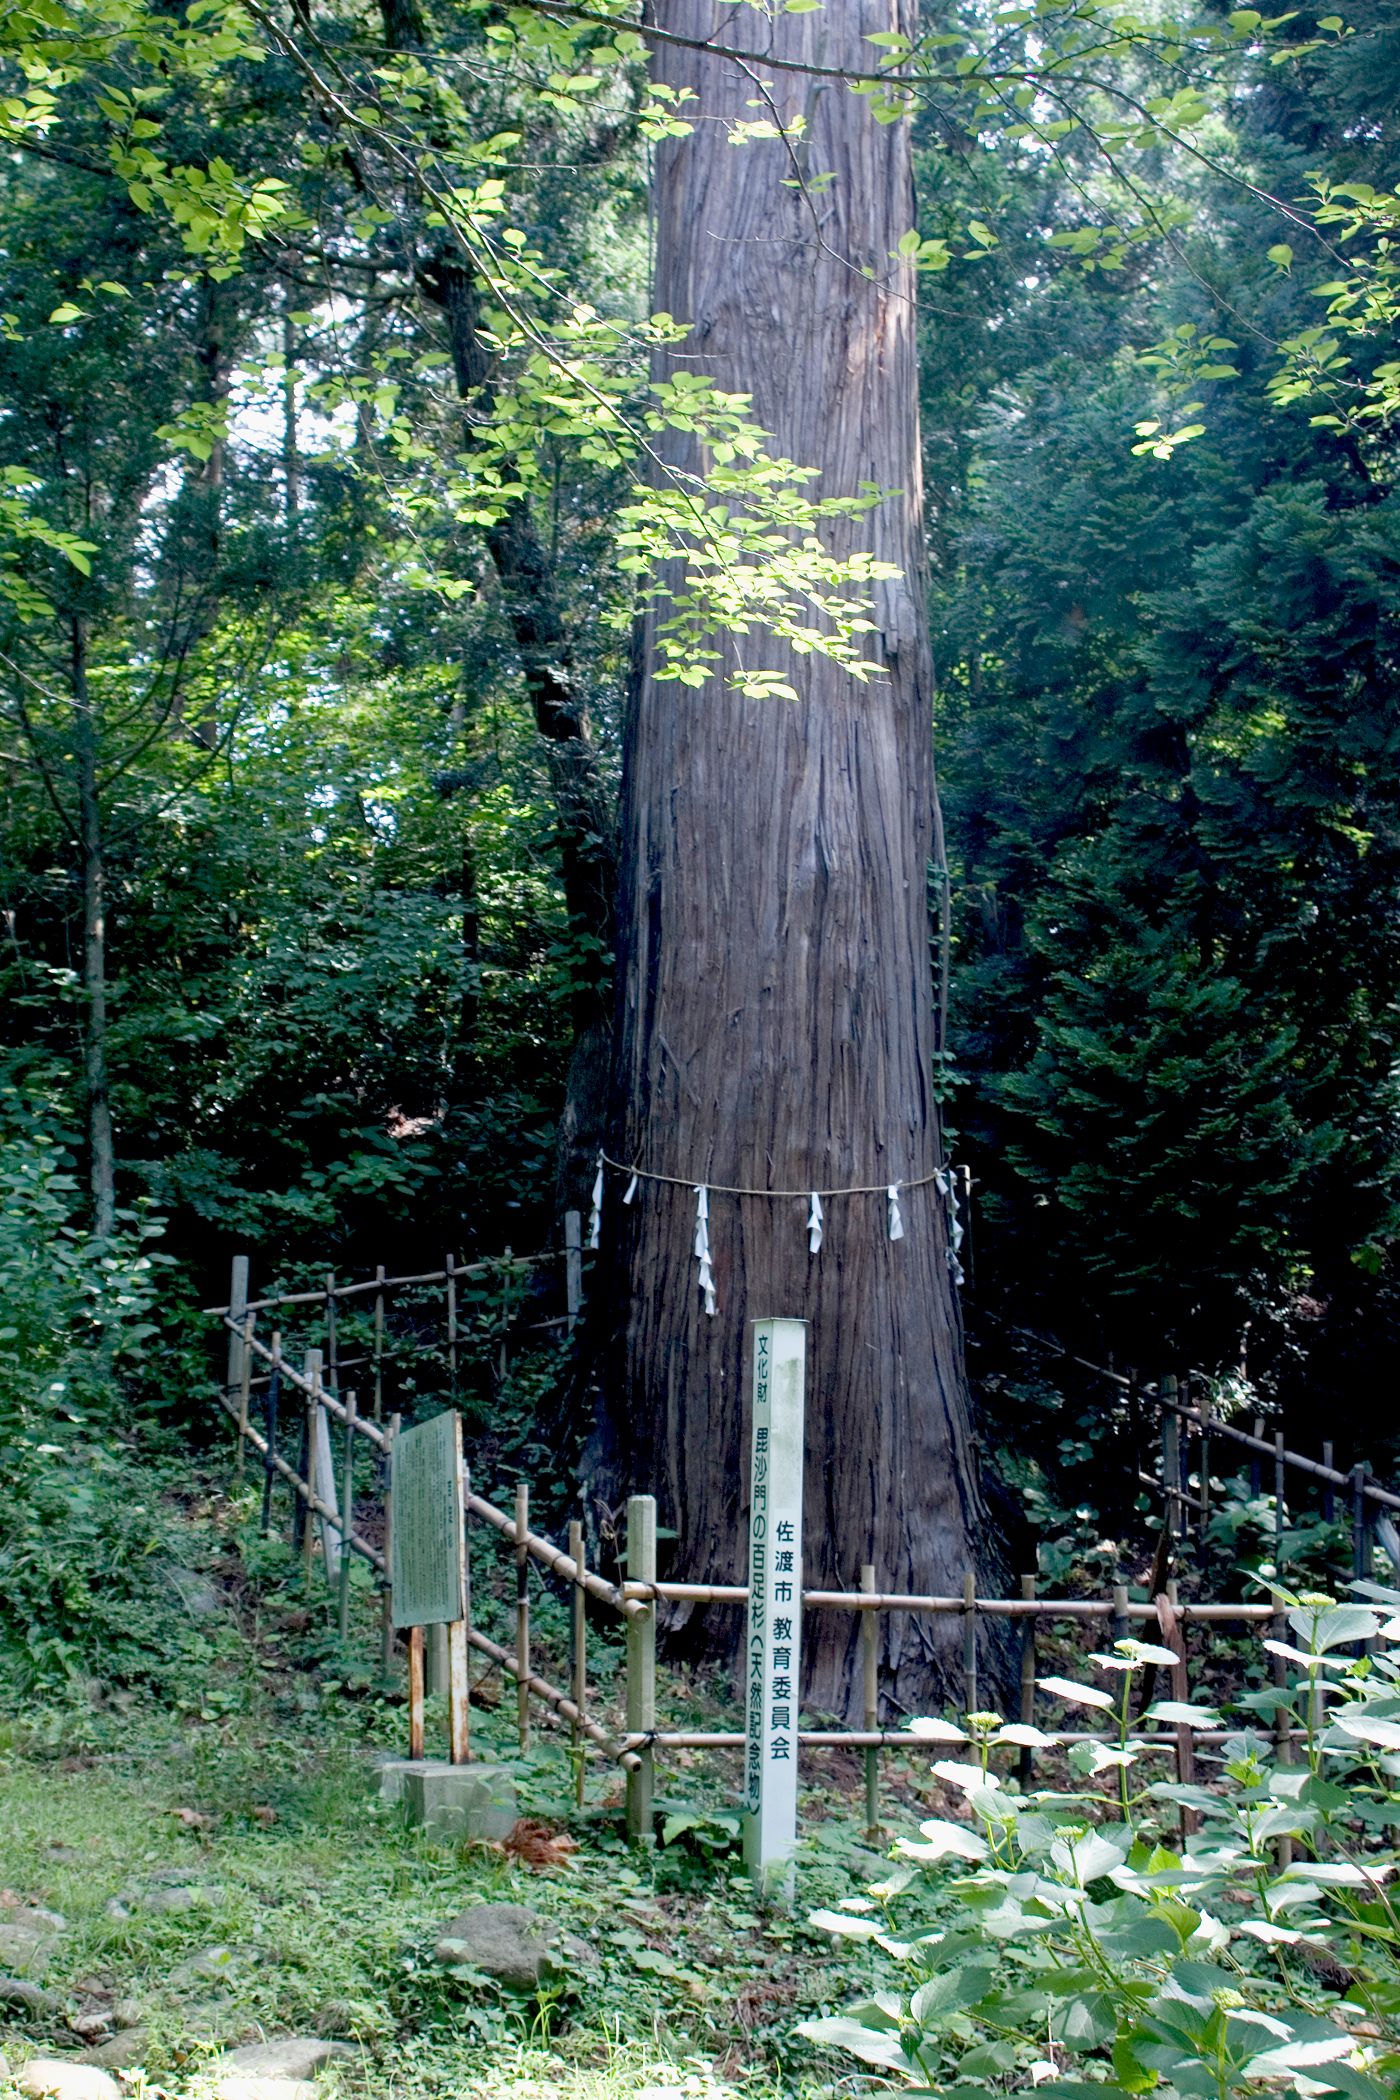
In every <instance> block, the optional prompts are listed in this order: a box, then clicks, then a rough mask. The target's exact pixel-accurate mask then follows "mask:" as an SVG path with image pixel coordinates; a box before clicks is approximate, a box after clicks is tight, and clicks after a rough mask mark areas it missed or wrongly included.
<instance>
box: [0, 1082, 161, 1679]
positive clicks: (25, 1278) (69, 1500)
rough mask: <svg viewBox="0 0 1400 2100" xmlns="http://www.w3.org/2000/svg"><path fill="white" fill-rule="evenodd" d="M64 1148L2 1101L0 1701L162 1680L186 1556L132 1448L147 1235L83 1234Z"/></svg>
mask: <svg viewBox="0 0 1400 2100" xmlns="http://www.w3.org/2000/svg"><path fill="white" fill-rule="evenodd" d="M79 1219H80V1197H79V1190H78V1185H77V1182H76V1179H75V1177H74V1175H73V1173H72V1171H71V1158H70V1154H69V1150H68V1147H67V1145H66V1143H65V1139H64V1133H63V1131H62V1128H61V1126H60V1125H58V1124H57V1123H56V1122H55V1120H54V1119H53V1117H52V1116H51V1115H50V1114H49V1113H47V1112H46V1108H45V1104H44V1103H43V1102H42V1101H40V1102H37V1103H36V1102H35V1100H34V1099H33V1098H32V1097H30V1098H27V1097H24V1096H21V1095H20V1094H19V1093H18V1091H17V1090H15V1089H13V1088H8V1089H3V1090H0V1477H3V1481H4V1489H3V1494H0V1664H2V1665H3V1672H2V1674H0V1698H6V1697H8V1698H13V1697H16V1696H27V1695H29V1694H30V1693H32V1692H33V1691H34V1690H36V1689H42V1690H45V1691H50V1692H52V1691H57V1690H61V1689H64V1688H73V1687H84V1688H86V1687H87V1686H88V1684H89V1683H90V1681H91V1680H94V1679H95V1680H97V1681H98V1682H99V1683H102V1684H109V1685H110V1684H127V1683H132V1682H141V1681H152V1680H159V1679H161V1678H163V1677H164V1676H165V1675H166V1674H167V1673H168V1672H169V1670H170V1669H171V1668H172V1667H173V1666H174V1665H175V1663H176V1662H177V1660H178V1657H179V1653H180V1650H181V1636H180V1629H179V1624H178V1615H176V1614H172V1612H171V1610H170V1605H171V1603H172V1601H173V1600H172V1597H171V1592H170V1571H171V1569H172V1567H174V1566H176V1565H178V1563H179V1560H180V1541H179V1538H178V1535H177V1533H176V1529H175V1526H174V1524H173V1521H172V1519H171V1517H170V1516H169V1515H168V1514H167V1513H166V1512H165V1511H164V1510H163V1508H162V1506H161V1494H160V1480H159V1475H158V1473H157V1472H156V1471H155V1470H154V1469H153V1467H152V1465H151V1464H150V1462H149V1461H147V1460H143V1458H142V1457H141V1455H140V1447H139V1444H138V1442H137V1440H136V1438H135V1437H134V1435H133V1433H132V1428H131V1416H132V1399H133V1393H134V1392H135V1391H136V1389H137V1387H138V1384H139V1380H140V1377H141V1373H142V1367H143V1365H144V1364H145V1362H146V1360H147V1355H148V1351H149V1348H150V1345H151V1343H152V1342H153V1340H154V1339H155V1337H156V1335H157V1323H156V1322H155V1320H154V1319H153V1317H152V1314H153V1312H154V1310H155V1307H156V1303H157V1297H158V1292H159V1285H160V1277H161V1264H162V1263H164V1262H166V1261H167V1259H168V1258H167V1257H165V1256H163V1255H161V1254H160V1253H159V1252H157V1251H156V1250H155V1249H154V1247H153V1245H152V1242H153V1241H154V1240H155V1239H157V1238H158V1236H159V1231H160V1227H159V1225H158V1223H156V1222H154V1221H152V1220H151V1219H149V1218H147V1217H143V1216H141V1215H139V1214H135V1213H126V1214H123V1215H122V1216H121V1218H120V1219H119V1224H118V1229H117V1231H116V1232H115V1233H114V1234H113V1235H112V1237H111V1238H110V1239H108V1240H106V1241H104V1242H97V1241H94V1240H93V1239H92V1238H91V1237H90V1235H89V1234H88V1233H87V1232H86V1231H85V1230H84V1228H83V1226H82V1225H81V1223H80V1222H79Z"/></svg>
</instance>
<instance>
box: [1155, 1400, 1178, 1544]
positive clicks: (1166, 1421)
mask: <svg viewBox="0 0 1400 2100" xmlns="http://www.w3.org/2000/svg"><path fill="white" fill-rule="evenodd" d="M1159 1391H1160V1393H1161V1396H1162V1399H1163V1401H1164V1402H1171V1401H1174V1400H1175V1399H1176V1380H1175V1378H1174V1377H1173V1376H1172V1374H1171V1372H1170V1371H1168V1372H1167V1373H1166V1375H1165V1377H1164V1378H1163V1379H1162V1383H1161V1385H1160V1387H1159ZM1162 1492H1163V1495H1164V1498H1165V1503H1166V1526H1167V1535H1168V1537H1170V1538H1174V1539H1179V1538H1180V1537H1181V1421H1180V1418H1179V1416H1178V1415H1177V1414H1176V1412H1175V1409H1174V1408H1173V1407H1171V1406H1169V1405H1168V1406H1164V1407H1163V1409H1162Z"/></svg>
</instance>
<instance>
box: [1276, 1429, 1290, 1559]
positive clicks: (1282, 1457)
mask: <svg viewBox="0 0 1400 2100" xmlns="http://www.w3.org/2000/svg"><path fill="white" fill-rule="evenodd" d="M1286 1459H1287V1453H1286V1451H1285V1450H1284V1445H1283V1431H1282V1430H1281V1429H1276V1430H1275V1431H1274V1573H1275V1575H1281V1574H1282V1573H1283V1505H1284V1498H1285V1496H1286V1495H1287V1492H1288V1474H1287V1468H1286V1463H1285V1462H1286Z"/></svg>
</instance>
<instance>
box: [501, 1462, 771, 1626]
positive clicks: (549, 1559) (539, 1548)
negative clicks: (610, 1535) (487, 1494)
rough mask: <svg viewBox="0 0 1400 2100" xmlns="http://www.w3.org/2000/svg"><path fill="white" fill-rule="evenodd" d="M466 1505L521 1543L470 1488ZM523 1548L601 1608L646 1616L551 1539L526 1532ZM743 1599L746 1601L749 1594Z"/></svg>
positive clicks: (511, 1522) (506, 1520)
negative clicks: (581, 1566)
mask: <svg viewBox="0 0 1400 2100" xmlns="http://www.w3.org/2000/svg"><path fill="white" fill-rule="evenodd" d="M466 1504H467V1510H468V1513H469V1514H470V1515H471V1516H474V1517H480V1518H481V1520H482V1522H483V1523H485V1524H490V1525H491V1526H492V1527H493V1528H494V1529H495V1530H497V1531H499V1532H501V1533H502V1534H503V1535H504V1536H505V1537H506V1538H508V1539H510V1540H511V1541H512V1543H513V1544H515V1545H519V1544H520V1543H521V1541H520V1538H519V1535H518V1534H517V1531H516V1528H515V1519H514V1517H508V1516H507V1515H506V1513H505V1511H504V1510H503V1509H497V1508H496V1507H495V1505H494V1504H493V1503H490V1502H488V1501H486V1500H485V1498H484V1497H483V1496H481V1495H478V1494H476V1493H474V1492H473V1491H472V1490H471V1489H470V1488H469V1489H468V1490H467V1497H466ZM524 1545H525V1551H526V1552H527V1553H528V1554H529V1555H530V1556H531V1558H532V1559H534V1560H537V1561H539V1562H540V1564H541V1565H542V1566H543V1567H546V1568H548V1569H549V1571H550V1573H551V1574H552V1575H557V1576H558V1577H559V1579H560V1581H561V1582H570V1583H577V1584H579V1585H580V1586H581V1587H582V1588H583V1589H585V1590H587V1592H588V1594H589V1596H590V1597H596V1598H597V1599H598V1601H599V1603H600V1604H610V1605H611V1606H612V1608H613V1610H614V1611H616V1612H621V1613H622V1614H623V1615H624V1616H625V1617H627V1618H631V1617H632V1616H633V1615H634V1614H635V1613H638V1612H645V1610H646V1608H647V1607H646V1603H645V1601H643V1600H642V1599H632V1598H628V1597H626V1596H624V1595H623V1593H622V1591H621V1590H619V1589H618V1588H617V1586H616V1584H615V1583H611V1582H608V1581H607V1580H606V1579H605V1578H604V1577H603V1576H601V1575H595V1574H594V1573H593V1572H592V1570H591V1569H588V1568H580V1567H579V1566H578V1564H577V1562H575V1561H572V1560H570V1558H569V1556H568V1554H567V1553H561V1552H560V1551H559V1548H558V1547H557V1546H552V1545H551V1544H550V1542H549V1540H548V1539H543V1538H541V1537H540V1535H539V1533H538V1532H535V1531H527V1532H526V1534H525V1539H524ZM744 1595H745V1596H746V1597H747V1595H748V1591H747V1590H746V1591H745V1592H744Z"/></svg>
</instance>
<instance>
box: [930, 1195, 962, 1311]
mask: <svg viewBox="0 0 1400 2100" xmlns="http://www.w3.org/2000/svg"><path fill="white" fill-rule="evenodd" d="M933 1178H934V1181H935V1183H936V1184H937V1188H938V1193H939V1195H940V1196H941V1197H942V1198H943V1200H944V1202H945V1203H946V1204H947V1206H948V1267H949V1268H950V1269H951V1270H952V1272H953V1281H954V1283H956V1284H959V1285H961V1284H964V1283H966V1281H967V1278H966V1276H964V1274H963V1265H962V1263H961V1262H960V1261H959V1259H958V1249H959V1248H960V1247H961V1245H962V1243H963V1228H962V1219H961V1218H960V1217H959V1215H958V1186H957V1179H958V1178H957V1173H956V1171H955V1170H950V1171H949V1172H948V1173H946V1174H945V1173H944V1172H943V1169H942V1168H941V1167H940V1168H939V1170H938V1172H937V1173H936V1174H935V1175H934V1177H933Z"/></svg>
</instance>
